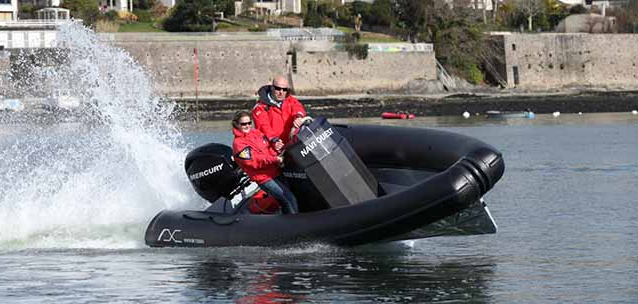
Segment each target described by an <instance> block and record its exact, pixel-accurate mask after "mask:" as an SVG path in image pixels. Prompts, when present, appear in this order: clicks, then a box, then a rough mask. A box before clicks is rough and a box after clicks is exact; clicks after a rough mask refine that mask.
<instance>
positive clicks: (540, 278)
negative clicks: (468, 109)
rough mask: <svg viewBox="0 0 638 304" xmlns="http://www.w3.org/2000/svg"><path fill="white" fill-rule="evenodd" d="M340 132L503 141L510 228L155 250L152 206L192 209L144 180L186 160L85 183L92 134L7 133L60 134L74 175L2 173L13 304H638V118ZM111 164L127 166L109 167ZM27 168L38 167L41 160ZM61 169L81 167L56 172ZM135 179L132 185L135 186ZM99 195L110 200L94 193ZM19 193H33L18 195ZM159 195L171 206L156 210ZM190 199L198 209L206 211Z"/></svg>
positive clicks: (503, 219) (7, 145) (15, 132)
mask: <svg viewBox="0 0 638 304" xmlns="http://www.w3.org/2000/svg"><path fill="white" fill-rule="evenodd" d="M333 122H334V123H338V122H342V123H343V122H345V123H367V124H395V125H406V126H413V127H433V128H440V129H445V130H451V131H453V132H458V133H462V134H466V135H470V136H473V137H476V138H479V139H481V140H483V141H485V142H488V143H490V144H492V145H493V146H495V147H496V148H497V149H499V150H500V151H501V152H502V153H503V154H504V157H505V163H506V171H505V175H504V176H503V178H502V179H501V181H500V182H499V183H498V184H496V186H495V187H494V189H493V190H492V191H490V192H489V193H488V195H487V196H486V197H485V199H486V201H487V203H488V205H489V207H490V210H491V211H492V215H493V216H494V218H495V220H496V222H497V224H498V225H499V231H498V232H497V233H496V234H494V235H483V236H472V237H445V238H432V239H425V240H417V241H415V242H402V243H390V244H380V245H368V246H362V247H355V248H339V247H333V246H328V245H323V244H313V245H308V246H304V247H292V248H254V247H232V248H215V249H155V248H147V247H146V246H145V245H144V241H143V238H144V235H143V233H144V229H145V228H146V225H147V224H148V221H150V219H151V217H152V216H153V215H154V214H155V212H157V211H159V210H161V209H163V208H166V207H182V206H184V203H180V204H175V206H167V205H169V204H167V203H165V201H166V200H170V199H172V198H173V197H174V198H175V200H179V199H183V200H187V201H188V200H193V199H194V197H193V196H192V193H190V191H192V190H190V189H189V188H188V185H187V183H181V182H175V183H163V184H162V187H161V191H162V192H165V193H172V194H171V195H169V196H162V195H161V194H157V193H154V191H155V192H158V191H160V190H158V188H157V187H150V186H147V185H146V184H149V183H151V184H152V183H159V182H161V180H160V181H158V180H154V179H152V178H149V177H148V176H147V175H148V174H149V172H151V173H153V172H155V171H154V170H156V171H157V172H158V174H159V172H160V171H161V170H164V171H166V170H168V171H171V170H177V171H179V170H180V168H181V166H182V164H181V163H177V164H175V168H177V169H171V168H169V169H166V168H163V167H161V166H160V167H158V168H153V167H152V166H150V167H149V166H145V165H144V164H143V163H140V161H130V160H127V159H121V161H120V163H121V164H119V165H118V164H117V163H104V164H102V165H101V166H100V168H102V169H92V171H91V172H92V173H93V174H89V175H86V174H82V173H81V172H77V170H82V168H84V167H83V166H82V165H78V164H75V165H73V164H66V165H65V159H69V158H68V153H69V152H68V151H69V149H68V148H62V147H65V146H68V145H71V146H74V145H77V146H78V147H75V148H74V149H78V150H79V151H80V152H82V153H84V152H85V151H83V150H81V146H82V145H84V143H85V142H84V139H83V138H84V136H86V134H87V131H86V130H83V129H82V128H78V127H77V126H70V127H69V126H64V125H58V126H48V127H46V128H39V129H37V130H39V131H33V128H31V127H28V126H27V127H24V126H22V127H20V126H15V125H1V126H0V130H1V131H0V134H2V139H0V150H2V151H12V152H13V153H18V151H19V149H16V148H15V146H16V145H18V144H17V143H18V142H24V138H25V136H26V137H27V139H28V140H32V141H33V142H34V143H36V142H40V141H39V139H42V138H48V141H47V144H48V145H49V146H50V147H53V148H52V149H54V150H55V149H56V147H58V149H60V150H61V151H66V152H65V155H64V156H63V157H57V156H56V154H55V153H52V154H50V155H48V156H49V159H52V164H51V165H54V167H56V168H60V167H64V168H66V169H64V170H62V169H59V170H53V171H51V172H45V173H46V174H48V177H47V178H42V179H41V180H39V184H47V181H48V180H51V181H52V182H51V183H52V185H49V186H48V189H47V190H46V191H41V186H38V185H25V184H28V179H29V178H30V176H35V177H39V175H38V174H39V173H38V172H25V174H22V175H16V174H10V175H9V174H8V173H4V175H0V177H2V178H8V177H7V176H11V177H12V179H11V180H10V181H8V180H2V181H0V182H2V185H3V186H4V187H5V189H3V190H2V191H0V218H2V219H3V223H2V228H0V229H3V230H4V231H3V232H0V300H1V301H2V303H41V302H50V303H100V302H104V303H277V302H284V303H337V302H338V303H342V302H349V303H379V302H385V303H635V302H636V301H637V300H638V187H637V186H638V136H636V134H638V117H637V116H632V115H631V114H630V113H613V114H584V115H582V116H580V115H562V116H560V117H558V118H555V117H552V116H545V115H539V116H537V118H536V119H534V120H526V119H509V120H490V119H485V118H483V117H474V116H473V117H471V118H470V119H467V120H464V119H462V118H460V116H459V117H436V118H423V119H416V120H411V121H382V120H379V119H376V118H369V119H350V120H335V121H333ZM181 128H182V130H183V131H182V132H183V137H184V139H183V141H184V145H185V146H187V147H194V146H197V145H199V144H203V143H207V142H210V141H220V142H225V143H229V142H230V140H231V135H230V132H229V131H228V128H227V122H209V123H202V124H199V125H197V126H194V125H188V124H183V125H182V126H181ZM91 132H96V133H97V134H99V133H100V132H99V131H91ZM89 133H90V132H89ZM420 140H421V139H420ZM422 140H427V139H422ZM27 145H28V143H27ZM111 149H112V147H111ZM33 150H34V151H35V152H34V151H30V153H33V154H34V155H31V156H30V157H25V158H10V159H11V160H14V161H17V160H23V161H34V162H39V161H45V160H42V159H41V158H39V157H38V155H37V149H33ZM71 150H73V149H71ZM116 150H117V149H116ZM185 151H186V150H184V152H181V151H180V152H181V153H185ZM147 152H148V153H152V152H153V151H147ZM173 152H175V151H173ZM111 153H115V152H111ZM115 154H116V155H119V154H117V153H115ZM3 156H4V157H5V159H4V161H3V162H2V165H1V167H0V170H2V171H3V172H8V171H11V169H12V167H16V164H15V163H11V162H7V161H6V158H7V157H10V156H8V155H6V154H4V155H3ZM156 157H157V156H156ZM102 159H103V158H102ZM106 159H107V160H110V161H112V162H113V159H111V158H108V157H107V158H106ZM72 160H73V159H72ZM160 162H161V161H160V160H154V163H160ZM112 166H113V167H114V168H115V169H110V168H111V167H112ZM26 167H27V168H29V167H33V168H35V169H37V170H35V169H34V170H35V171H38V170H42V169H41V167H39V166H36V165H32V166H26ZM67 167H72V168H71V169H68V168H67ZM130 167H134V168H130ZM65 170H66V171H65ZM74 170H76V171H74ZM112 170H119V172H123V173H120V174H116V173H113V171H112ZM59 172H76V173H73V174H64V175H63V176H60V175H62V173H59ZM16 176H22V178H23V179H16V178H15V177H16ZM105 176H106V177H105ZM130 176H133V177H134V178H133V179H129V177H130ZM183 178H184V179H185V177H183ZM96 180H97V181H99V182H95V181H96ZM87 184H88V185H89V186H86V185H87ZM131 184H132V185H131ZM70 185H73V187H71V186H70ZM87 187H88V188H87ZM67 188H70V189H67ZM60 189H66V190H64V191H62V190H60ZM98 189H99V191H98V192H99V196H97V197H95V196H91V195H90V193H91V192H92V191H97V190H98ZM33 192H37V193H39V196H34V195H33ZM61 192H62V193H61ZM20 195H22V196H26V197H28V198H29V199H28V200H27V199H25V200H20V199H18V197H19V196H20ZM46 195H49V196H46ZM123 201H125V203H120V202H123ZM160 201H161V202H164V203H156V202H160ZM186 205H187V206H189V207H193V208H197V207H203V206H205V203H203V202H201V201H197V202H195V203H190V205H188V204H186ZM87 206H89V208H87ZM85 209H88V210H85ZM78 210H81V211H78ZM131 214H133V215H131ZM255 233H258V232H255Z"/></svg>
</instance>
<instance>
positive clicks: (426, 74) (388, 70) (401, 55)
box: [292, 52, 436, 95]
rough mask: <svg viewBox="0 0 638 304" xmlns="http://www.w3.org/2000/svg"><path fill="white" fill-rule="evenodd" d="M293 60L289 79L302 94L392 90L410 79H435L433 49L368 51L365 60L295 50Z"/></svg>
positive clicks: (335, 54)
mask: <svg viewBox="0 0 638 304" xmlns="http://www.w3.org/2000/svg"><path fill="white" fill-rule="evenodd" d="M297 62H298V64H297V65H298V66H297V69H296V72H295V73H292V75H293V77H292V78H293V80H294V85H295V90H297V91H299V92H302V93H303V94H304V95H322V93H323V92H331V93H332V94H340V93H346V94H347V93H365V92H370V91H372V92H380V93H383V92H392V91H397V90H402V89H405V88H406V86H407V85H408V82H410V81H411V80H415V79H421V80H436V62H435V58H434V52H427V53H426V52H394V53H383V52H370V53H369V54H368V57H367V58H365V59H357V58H355V57H353V56H350V55H349V54H348V53H346V52H316V53H298V54H297Z"/></svg>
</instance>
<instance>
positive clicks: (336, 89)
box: [110, 35, 436, 97]
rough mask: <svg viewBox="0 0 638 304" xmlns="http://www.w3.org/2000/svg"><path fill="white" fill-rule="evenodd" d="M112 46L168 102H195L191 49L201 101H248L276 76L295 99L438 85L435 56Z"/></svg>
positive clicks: (272, 44) (273, 43)
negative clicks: (417, 83)
mask: <svg viewBox="0 0 638 304" xmlns="http://www.w3.org/2000/svg"><path fill="white" fill-rule="evenodd" d="M182 38H188V37H182ZM110 40H111V43H113V44H114V45H116V46H118V47H121V48H123V49H125V50H127V51H128V52H129V53H130V54H131V55H132V56H133V57H134V58H135V59H136V60H137V61H139V62H140V63H141V64H142V65H143V66H144V67H145V68H146V69H147V70H148V71H149V74H150V75H152V76H153V77H154V79H155V82H156V86H157V89H158V90H159V92H161V93H163V94H166V95H168V96H177V97H180V96H181V97H188V96H194V94H195V80H194V74H195V70H194V66H195V64H194V57H193V50H194V49H195V48H197V49H198V52H199V69H198V78H199V95H200V96H252V95H253V94H254V93H255V92H256V90H257V89H258V88H259V87H260V86H261V85H264V84H267V83H269V82H270V81H271V78H272V76H273V75H276V74H285V75H290V78H291V80H292V84H293V86H294V88H295V92H296V94H298V95H325V94H337V93H360V92H366V91H379V92H382V91H387V90H396V89H400V88H402V87H403V86H405V85H406V84H407V83H408V82H409V81H410V80H414V79H425V80H433V79H436V63H435V59H434V52H433V51H415V52H400V51H393V52H370V53H369V54H368V57H367V58H366V59H362V60H360V59H356V58H351V57H350V56H349V55H348V53H347V52H345V51H344V52H337V51H328V50H329V49H330V48H332V47H334V46H333V45H331V47H326V45H325V44H326V42H325V41H324V42H315V41H309V42H289V41H279V40H270V41H268V40H264V41H254V40H253V41H245V40H206V39H202V37H199V38H197V39H195V38H194V39H192V40H188V39H186V40H182V39H180V40H178V41H175V40H170V39H157V40H153V39H148V38H147V39H138V40H136V39H131V37H130V36H121V37H120V36H117V35H116V36H112V37H111V39H110ZM293 53H294V55H293ZM293 61H294V63H295V65H294V68H293Z"/></svg>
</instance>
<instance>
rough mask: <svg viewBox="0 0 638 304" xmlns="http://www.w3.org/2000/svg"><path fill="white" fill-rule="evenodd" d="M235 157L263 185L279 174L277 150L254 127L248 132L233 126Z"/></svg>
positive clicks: (243, 168) (240, 165) (249, 175)
mask: <svg viewBox="0 0 638 304" xmlns="http://www.w3.org/2000/svg"><path fill="white" fill-rule="evenodd" d="M233 134H235V140H233V157H234V159H235V162H236V163H237V164H238V165H239V167H241V168H242V170H244V172H246V175H248V177H250V179H251V180H252V181H254V182H256V183H257V184H259V185H261V184H263V183H265V182H267V181H269V180H271V179H273V178H275V177H277V176H279V175H281V168H279V162H278V161H277V152H276V151H275V150H274V149H273V148H272V147H271V146H270V143H269V142H268V140H267V138H266V137H265V136H264V134H262V133H261V132H259V130H256V129H252V130H250V132H248V133H244V132H242V131H241V130H237V129H235V128H233Z"/></svg>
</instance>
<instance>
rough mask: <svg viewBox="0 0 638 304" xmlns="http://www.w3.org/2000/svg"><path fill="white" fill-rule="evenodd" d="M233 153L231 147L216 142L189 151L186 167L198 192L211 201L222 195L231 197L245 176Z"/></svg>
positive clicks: (189, 177) (189, 178)
mask: <svg viewBox="0 0 638 304" xmlns="http://www.w3.org/2000/svg"><path fill="white" fill-rule="evenodd" d="M232 155H233V150H232V149H231V148H230V147H228V146H226V145H222V144H215V143H212V144H207V145H204V146H201V147H198V148H196V149H194V150H193V151H191V152H189V153H188V155H187V156H186V160H185V162H184V169H185V170H186V174H187V175H188V180H190V182H191V185H193V188H195V192H197V194H199V195H200V196H201V197H203V198H205V199H206V200H208V201H209V202H211V203H212V202H214V201H216V200H217V199H218V198H220V197H222V196H223V197H226V198H228V199H231V193H232V192H233V191H234V190H236V189H237V187H238V186H239V185H240V183H241V182H242V177H244V176H245V175H244V173H243V171H242V170H241V169H240V168H239V167H238V166H237V164H236V163H235V162H234V161H233V159H232Z"/></svg>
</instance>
